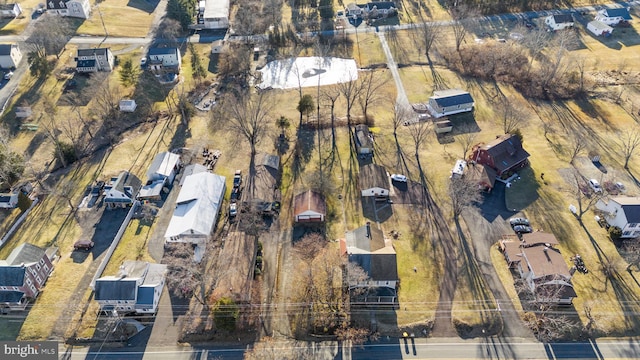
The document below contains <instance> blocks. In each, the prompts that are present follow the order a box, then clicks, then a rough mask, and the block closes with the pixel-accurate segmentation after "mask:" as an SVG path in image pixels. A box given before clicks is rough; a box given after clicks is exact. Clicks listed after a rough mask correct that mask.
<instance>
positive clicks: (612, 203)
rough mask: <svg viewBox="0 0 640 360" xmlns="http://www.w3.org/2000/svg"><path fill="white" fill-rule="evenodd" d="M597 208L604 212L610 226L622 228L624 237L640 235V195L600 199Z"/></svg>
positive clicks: (629, 237)
mask: <svg viewBox="0 0 640 360" xmlns="http://www.w3.org/2000/svg"><path fill="white" fill-rule="evenodd" d="M596 208H598V210H600V211H602V212H603V213H604V219H605V220H606V221H607V224H609V225H610V226H617V227H619V228H620V229H621V230H622V236H621V237H622V238H625V239H631V238H637V237H640V197H639V196H616V197H611V198H608V199H606V198H604V199H600V200H598V202H597V203H596Z"/></svg>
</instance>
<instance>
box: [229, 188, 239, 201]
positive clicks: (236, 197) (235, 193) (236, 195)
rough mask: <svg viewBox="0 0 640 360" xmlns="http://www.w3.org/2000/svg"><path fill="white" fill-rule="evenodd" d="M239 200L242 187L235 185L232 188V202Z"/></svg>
mask: <svg viewBox="0 0 640 360" xmlns="http://www.w3.org/2000/svg"><path fill="white" fill-rule="evenodd" d="M238 200H240V189H239V188H237V187H234V188H233V189H231V202H232V203H235V202H237V201H238Z"/></svg>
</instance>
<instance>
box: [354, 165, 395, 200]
mask: <svg viewBox="0 0 640 360" xmlns="http://www.w3.org/2000/svg"><path fill="white" fill-rule="evenodd" d="M358 182H359V184H360V191H361V192H362V196H367V197H368V196H373V197H375V198H376V199H380V200H386V199H387V197H389V189H390V188H391V187H390V186H389V176H388V175H387V170H385V168H384V167H383V166H381V165H378V164H367V165H364V166H362V167H361V168H360V174H359V175H358Z"/></svg>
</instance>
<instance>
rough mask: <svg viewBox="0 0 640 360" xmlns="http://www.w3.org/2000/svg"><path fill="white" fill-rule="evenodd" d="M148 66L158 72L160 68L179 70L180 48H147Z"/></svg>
mask: <svg viewBox="0 0 640 360" xmlns="http://www.w3.org/2000/svg"><path fill="white" fill-rule="evenodd" d="M148 55H149V62H148V64H149V68H150V69H151V70H152V71H155V72H158V71H162V70H170V71H173V72H175V73H179V72H180V66H182V56H181V55H180V49H178V48H175V47H171V48H151V49H149V54H148Z"/></svg>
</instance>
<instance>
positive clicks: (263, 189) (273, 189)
mask: <svg viewBox="0 0 640 360" xmlns="http://www.w3.org/2000/svg"><path fill="white" fill-rule="evenodd" d="M255 169H256V170H255V175H254V177H253V183H252V184H251V185H252V186H251V187H250V189H249V194H248V196H247V200H248V201H249V202H250V203H251V205H252V206H254V207H255V208H257V209H259V210H262V212H264V213H268V214H270V213H271V212H272V210H273V203H274V202H278V201H280V200H281V194H280V189H279V183H280V157H278V156H276V155H269V154H257V155H256V157H255Z"/></svg>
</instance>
